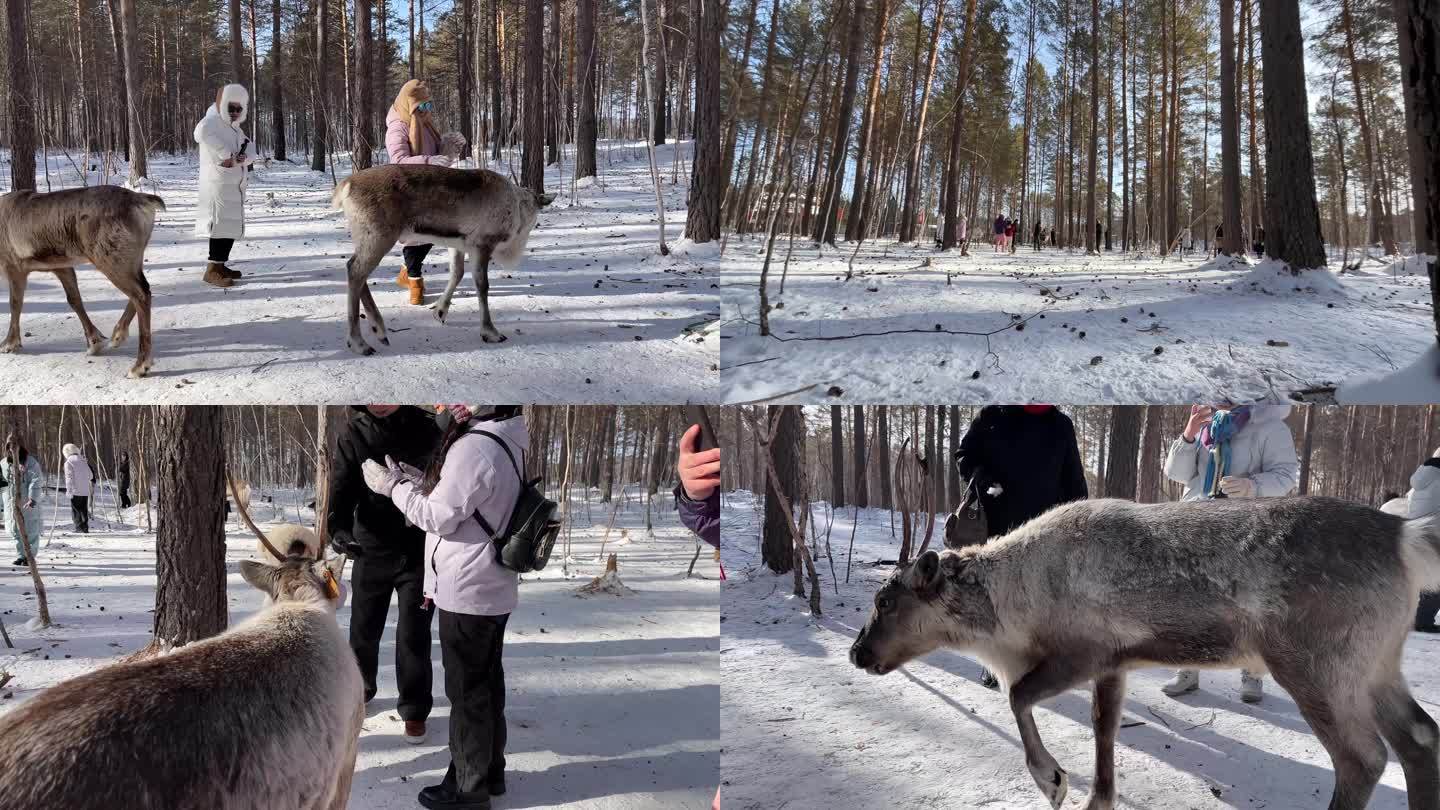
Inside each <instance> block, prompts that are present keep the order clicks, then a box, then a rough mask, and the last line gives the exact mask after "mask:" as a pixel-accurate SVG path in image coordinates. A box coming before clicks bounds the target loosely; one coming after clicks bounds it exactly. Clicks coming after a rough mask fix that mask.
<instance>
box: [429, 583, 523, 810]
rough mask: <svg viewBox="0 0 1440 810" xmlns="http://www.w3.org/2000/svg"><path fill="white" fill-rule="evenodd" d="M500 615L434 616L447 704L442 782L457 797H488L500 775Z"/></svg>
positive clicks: (502, 638) (502, 768)
mask: <svg viewBox="0 0 1440 810" xmlns="http://www.w3.org/2000/svg"><path fill="white" fill-rule="evenodd" d="M509 619H510V614H508V613H507V614H505V615H503V616H471V615H468V614H465V613H451V612H449V611H445V610H442V611H440V657H441V660H442V661H443V662H444V664H445V696H446V697H447V698H449V699H450V770H449V771H448V772H447V773H446V774H445V781H446V783H448V784H449V785H450V786H451V787H453V788H454V789H455V791H456V792H458V793H460V794H462V795H467V796H469V795H476V794H478V795H488V792H489V790H488V785H489V784H491V783H493V782H497V781H499V780H500V779H502V778H503V777H504V775H505V667H504V666H503V665H502V662H501V657H502V654H503V652H504V647H505V622H507V621H508V620H509Z"/></svg>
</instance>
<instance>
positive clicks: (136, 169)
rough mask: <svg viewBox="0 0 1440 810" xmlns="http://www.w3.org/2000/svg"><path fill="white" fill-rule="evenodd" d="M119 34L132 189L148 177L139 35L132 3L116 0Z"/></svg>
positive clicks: (147, 142)
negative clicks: (142, 112)
mask: <svg viewBox="0 0 1440 810" xmlns="http://www.w3.org/2000/svg"><path fill="white" fill-rule="evenodd" d="M120 31H121V39H122V40H124V43H125V107H126V110H125V112H126V119H127V121H128V129H129V131H130V137H129V140H130V185H131V186H135V185H136V184H138V183H139V182H140V181H141V180H143V179H145V178H147V177H149V176H150V169H149V167H148V165H147V162H146V161H147V158H148V155H147V151H148V150H149V141H148V140H147V139H146V137H145V133H144V131H143V130H142V128H141V123H140V111H141V107H142V103H143V99H142V97H141V87H140V31H139V22H138V21H137V20H136V17H135V0H120ZM11 36H14V35H13V34H12V35H11ZM32 171H33V167H32Z"/></svg>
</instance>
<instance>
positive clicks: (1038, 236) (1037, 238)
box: [1031, 221, 1045, 251]
mask: <svg viewBox="0 0 1440 810" xmlns="http://www.w3.org/2000/svg"><path fill="white" fill-rule="evenodd" d="M1044 238H1045V232H1044V231H1043V230H1042V229H1041V228H1040V223H1039V221H1036V223H1035V233H1034V235H1033V236H1032V237H1031V239H1032V240H1034V243H1035V249H1036V250H1037V251H1038V250H1039V249H1040V245H1041V243H1042V240H1043V239H1044Z"/></svg>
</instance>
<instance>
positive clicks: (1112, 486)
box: [1104, 0, 1224, 500]
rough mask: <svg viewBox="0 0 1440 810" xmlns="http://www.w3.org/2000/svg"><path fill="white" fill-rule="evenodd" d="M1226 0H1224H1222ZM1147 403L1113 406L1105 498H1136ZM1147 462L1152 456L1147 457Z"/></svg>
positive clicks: (1105, 472) (1105, 478)
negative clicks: (1141, 440) (1141, 438)
mask: <svg viewBox="0 0 1440 810" xmlns="http://www.w3.org/2000/svg"><path fill="white" fill-rule="evenodd" d="M1223 2H1224V0H1222V3H1223ZM1143 407H1144V406H1141V405H1115V406H1113V407H1111V408H1110V430H1109V434H1110V436H1109V443H1108V448H1107V455H1108V456H1109V463H1108V464H1106V465H1105V469H1104V474H1105V475H1104V482H1105V489H1104V492H1105V497H1107V498H1124V499H1126V500H1133V499H1134V498H1135V493H1136V488H1137V487H1136V485H1137V484H1138V482H1139V461H1138V460H1139V455H1140V435H1141V432H1142V431H1141V428H1142V427H1143V425H1142V417H1143V415H1144V410H1143ZM1146 461H1147V462H1148V461H1149V459H1147V460H1146Z"/></svg>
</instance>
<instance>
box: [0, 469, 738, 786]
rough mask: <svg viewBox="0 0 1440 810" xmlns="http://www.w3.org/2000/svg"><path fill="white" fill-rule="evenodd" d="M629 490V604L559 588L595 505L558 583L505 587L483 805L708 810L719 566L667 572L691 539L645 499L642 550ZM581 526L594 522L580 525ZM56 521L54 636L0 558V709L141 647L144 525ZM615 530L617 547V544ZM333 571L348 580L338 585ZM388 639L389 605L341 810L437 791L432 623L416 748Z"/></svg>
mask: <svg viewBox="0 0 1440 810" xmlns="http://www.w3.org/2000/svg"><path fill="white" fill-rule="evenodd" d="M634 491H635V488H634V487H633V486H632V487H631V493H632V494H631V497H630V499H629V502H628V503H627V505H626V507H625V508H624V509H623V510H622V511H621V512H620V515H619V519H618V521H617V527H616V529H615V531H614V532H613V533H612V534H611V536H610V542H609V547H608V549H607V554H608V553H609V552H610V551H614V552H617V553H618V554H619V555H620V577H621V579H622V580H623V581H624V582H625V584H626V585H628V586H629V587H630V588H632V589H634V591H635V593H634V594H632V595H629V596H625V597H615V596H609V595H598V596H592V597H588V598H579V597H576V596H575V595H574V591H575V589H576V588H578V587H579V586H580V585H582V584H584V583H586V582H589V581H590V579H591V578H592V577H594V576H597V575H599V574H600V573H602V571H603V569H604V565H603V562H601V561H599V560H598V559H597V554H598V551H599V543H600V538H601V535H602V534H604V531H605V524H606V522H608V520H609V517H610V511H609V508H608V507H607V506H605V505H602V504H600V503H599V502H598V498H594V499H593V502H592V503H591V504H590V505H589V507H588V509H587V507H586V506H585V505H584V504H582V503H581V502H580V501H579V500H578V499H577V501H576V502H575V506H574V507H572V509H573V510H574V513H573V522H574V526H575V529H574V539H573V544H574V545H573V557H574V559H575V560H576V562H573V563H572V564H571V576H570V577H569V578H568V579H567V578H565V577H564V576H563V574H562V572H561V559H560V557H561V550H560V547H559V546H558V545H557V547H556V552H555V557H554V558H552V560H551V564H550V566H548V567H547V568H546V570H545V571H543V572H541V573H539V574H534V575H526V577H525V581H524V582H523V583H522V585H521V586H520V607H519V609H518V610H516V612H515V613H514V614H512V616H511V619H510V624H509V626H508V628H507V632H506V639H505V677H506V685H507V689H508V704H507V706H506V714H507V717H508V719H509V727H510V738H509V745H508V751H507V760H508V763H507V764H508V766H509V771H508V774H509V776H508V782H509V784H508V787H509V792H508V793H507V794H506V795H505V796H504V798H502V799H497V800H496V802H495V806H496V810H511V809H512V808H540V807H574V808H580V807H583V808H595V809H596V810H640V809H641V808H645V809H646V810H661V808H664V809H665V810H669V809H670V808H692V809H693V810H702V808H708V807H709V806H710V799H711V798H712V797H713V796H714V794H715V785H716V784H717V783H718V781H719V778H720V773H719V769H720V742H719V735H720V729H719V703H720V682H719V677H720V671H719V656H718V653H717V650H718V644H719V625H718V623H717V604H718V598H719V597H718V588H717V575H718V569H717V567H716V565H715V563H714V562H713V561H712V560H711V558H710V555H709V554H708V553H706V554H702V555H701V559H700V561H699V562H698V563H697V564H696V571H697V572H698V573H700V574H702V575H703V576H704V577H706V578H705V579H690V580H685V579H682V578H681V577H682V576H683V575H684V573H685V568H686V566H687V565H688V564H689V562H690V557H691V555H692V554H693V553H694V548H695V547H694V543H693V542H692V541H691V539H690V538H691V535H690V534H689V532H688V531H686V530H685V529H684V528H683V527H682V526H680V524H679V519H678V517H677V515H676V513H675V512H674V511H673V510H672V509H670V504H669V502H670V498H669V497H668V495H666V496H663V497H662V499H661V500H658V501H657V502H656V505H655V510H656V511H655V523H656V532H655V537H654V539H644V528H643V527H644V524H645V511H644V505H643V501H641V500H640V499H638V498H636V497H635V496H634V494H633V493H634ZM48 494H49V495H50V496H51V497H50V498H48V499H47V502H46V503H45V504H44V505H43V508H44V510H45V518H46V520H47V522H49V521H50V519H51V517H52V511H53V509H54V505H53V503H52V501H53V492H51V493H48ZM275 494H276V500H277V502H278V503H279V504H280V505H281V507H282V509H283V511H284V513H285V514H286V517H288V519H290V520H294V519H295V516H296V506H295V505H296V504H298V503H303V502H305V501H308V500H309V497H310V496H309V495H308V494H307V495H304V496H303V497H302V496H301V495H300V494H299V493H297V492H295V491H293V490H288V491H287V490H280V491H277V492H276V493H275ZM253 511H254V513H255V515H254V516H255V519H256V520H257V521H258V522H260V523H261V524H262V526H263V525H264V524H265V523H266V522H267V521H269V520H271V519H272V517H274V516H275V513H274V512H273V511H272V510H271V508H269V507H268V506H266V505H265V504H258V503H257V504H255V505H254V507H253ZM302 511H303V510H302ZM587 512H588V513H589V514H588V515H587ZM303 514H304V515H305V517H306V518H307V519H308V518H309V517H310V514H309V512H308V511H303ZM590 516H593V518H594V521H595V522H596V523H597V524H598V525H591V524H590V522H589V517H590ZM58 517H59V519H60V520H59V522H58V523H56V524H55V525H54V526H53V527H52V528H50V529H48V530H47V536H48V537H50V538H51V539H52V541H53V542H52V545H50V546H49V547H48V548H46V549H44V550H42V552H41V556H40V560H41V573H42V575H43V576H44V578H45V583H46V586H47V588H48V591H49V595H50V609H51V615H52V617H53V618H54V619H55V621H57V622H59V623H60V625H61V626H60V627H58V628H53V629H51V630H47V631H44V632H42V633H40V634H38V636H37V634H36V633H34V632H32V631H30V630H27V629H26V628H25V627H24V626H23V625H24V621H25V619H26V618H28V615H29V614H32V613H33V612H34V608H33V599H32V597H30V596H29V595H28V594H29V591H30V576H29V574H28V573H27V572H26V571H25V569H23V568H12V567H10V566H9V565H8V563H9V561H10V559H11V558H10V557H8V556H7V557H5V563H6V565H5V567H4V568H3V569H0V606H3V610H0V613H3V618H4V619H5V624H6V627H7V628H8V629H9V631H10V635H11V637H12V638H13V639H14V641H15V645H16V649H15V650H6V649H3V647H0V670H8V671H10V672H11V673H12V674H13V675H14V676H15V677H14V680H13V681H11V682H10V684H9V685H7V686H6V687H5V688H4V689H0V713H3V712H5V711H7V710H9V709H11V708H13V707H15V706H16V705H18V704H19V703H21V702H23V701H24V700H26V699H28V698H30V697H33V696H34V695H35V694H37V693H38V691H39V690H41V689H43V688H45V687H48V686H52V685H54V684H55V683H57V682H59V681H61V680H63V679H66V678H70V677H74V676H76V675H80V674H82V673H84V672H88V671H90V670H93V669H95V668H97V667H99V666H102V665H104V664H107V663H110V662H111V661H112V660H113V659H114V658H116V657H118V656H122V655H126V654H129V653H131V652H133V651H135V650H136V649H138V648H140V647H142V646H144V645H145V644H146V643H148V642H149V639H150V628H151V622H152V620H153V618H152V616H151V611H152V609H153V608H154V600H155V538H154V534H153V533H148V532H145V531H143V528H142V526H143V523H144V517H143V508H140V509H134V510H132V511H131V512H130V513H129V518H130V520H131V521H134V522H138V523H140V524H141V525H140V526H136V525H132V524H128V523H127V524H118V525H117V524H116V522H115V521H116V513H115V509H114V501H113V499H112V498H111V493H110V492H109V491H108V488H107V492H106V493H105V494H104V495H103V496H101V503H100V504H99V505H98V506H97V507H96V508H95V512H94V514H93V515H92V519H91V525H92V529H93V530H94V531H93V533H92V534H90V535H89V536H85V535H75V534H71V533H70V532H69V529H70V523H69V502H68V500H67V501H65V503H64V504H63V505H61V506H60V509H59V512H58ZM276 519H278V518H276ZM622 527H625V528H628V530H629V537H630V538H631V539H630V540H621V538H620V529H621V528H622ZM226 528H227V531H228V547H227V552H226V566H227V570H228V572H229V576H228V580H227V585H228V587H227V592H228V597H229V604H230V621H231V623H232V624H233V623H237V622H239V621H241V620H242V619H243V618H245V617H246V616H247V615H249V614H250V613H251V612H252V611H255V610H257V609H258V608H259V607H260V604H261V597H260V594H259V592H257V591H255V590H254V589H253V588H251V587H250V586H249V585H247V584H246V583H245V582H244V581H243V580H242V579H241V578H240V575H239V572H238V566H237V563H238V562H239V561H240V560H242V559H246V558H247V557H252V556H256V555H255V554H254V552H255V546H256V542H255V539H254V536H253V535H251V534H249V533H248V531H246V530H245V529H243V528H240V527H238V526H236V525H235V523H234V522H233V521H232V522H231V523H229V524H227V527H226ZM617 541H618V542H617ZM5 551H6V553H7V554H9V553H11V552H12V551H13V548H9V547H7V548H6V549H5ZM348 577H349V574H348V572H347V575H346V578H347V582H348ZM338 616H339V620H340V624H341V626H342V627H346V626H348V624H349V616H350V609H349V607H348V605H347V606H345V607H343V608H341V610H340V611H339V614H338ZM394 632H395V612H394V607H393V605H392V609H391V612H390V616H389V624H388V626H387V629H386V632H385V636H384V639H383V640H382V641H381V648H380V676H379V693H378V694H377V695H376V696H375V699H374V700H372V701H371V702H370V704H369V707H368V708H367V711H366V720H365V730H364V732H363V733H362V735H361V738H360V756H359V760H358V762H357V764H356V775H355V784H354V788H353V791H352V793H351V798H350V803H349V807H351V808H355V809H356V810H390V809H391V808H394V809H395V810H399V808H405V809H406V810H408V809H409V808H412V807H415V806H416V803H415V796H416V794H417V793H419V791H420V789H421V788H422V787H424V786H426V785H429V784H434V783H437V782H439V780H440V778H441V777H442V776H444V772H445V768H446V766H447V765H448V764H449V751H448V749H447V747H446V740H447V734H448V726H447V720H446V718H447V717H448V714H449V704H448V702H447V701H446V699H445V693H444V668H443V667H442V665H441V660H440V642H439V622H438V620H437V621H436V624H435V625H434V626H433V630H432V632H433V636H432V639H433V641H432V645H433V646H432V656H433V661H434V666H435V672H434V694H435V710H434V711H433V713H432V714H431V716H430V724H429V726H430V727H429V737H428V739H427V742H426V743H425V744H423V745H420V746H411V745H408V744H406V743H405V742H404V741H403V740H402V738H401V737H402V731H401V723H400V721H399V718H398V716H397V715H396V714H395V701H396V697H397V695H396V687H395V669H394Z"/></svg>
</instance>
